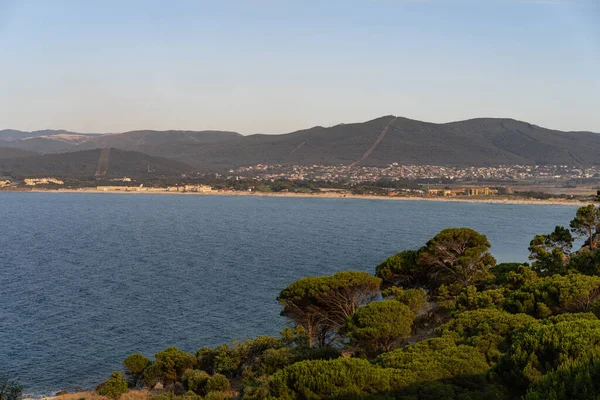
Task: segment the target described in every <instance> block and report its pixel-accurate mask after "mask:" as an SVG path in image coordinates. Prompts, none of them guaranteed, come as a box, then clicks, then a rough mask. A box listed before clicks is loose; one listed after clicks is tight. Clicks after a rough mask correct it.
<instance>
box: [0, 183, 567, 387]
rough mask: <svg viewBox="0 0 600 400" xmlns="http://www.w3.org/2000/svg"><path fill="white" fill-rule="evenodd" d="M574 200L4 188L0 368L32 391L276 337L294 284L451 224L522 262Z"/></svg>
mask: <svg viewBox="0 0 600 400" xmlns="http://www.w3.org/2000/svg"><path fill="white" fill-rule="evenodd" d="M574 214H575V207H573V206H559V205H541V204H540V205H519V204H487V203H459V202H443V201H439V202H438V201H418V200H415V201H389V200H375V199H372V200H371V199H326V198H282V197H276V198H274V197H253V196H247V197H244V196H202V195H159V194H91V193H49V192H46V193H11V192H5V193H0V374H3V375H5V376H7V377H8V378H10V379H18V380H19V381H20V382H21V384H23V385H24V387H25V394H26V395H27V396H34V397H35V396H45V395H53V394H55V393H56V392H58V391H62V390H67V391H74V390H85V389H93V388H94V387H95V386H96V385H97V384H98V383H100V382H101V381H103V380H104V379H106V378H107V377H108V376H110V373H111V372H112V371H117V370H121V369H122V361H123V359H124V358H125V357H126V356H127V355H129V354H131V353H136V352H140V353H143V354H144V355H146V356H148V357H150V358H151V357H152V356H153V354H155V353H156V352H158V351H160V350H162V349H164V348H166V347H169V346H177V347H178V348H180V349H183V350H186V351H190V352H195V351H196V350H197V349H199V348H200V347H202V346H210V347H212V346H217V345H219V344H222V343H231V341H232V340H233V339H237V340H244V339H246V338H254V337H256V336H259V335H278V334H279V332H280V331H281V330H282V329H283V328H284V327H285V326H286V320H285V319H284V318H283V317H281V316H280V315H279V313H280V306H279V304H278V302H277V300H276V298H277V295H278V294H279V292H280V291H281V290H282V289H283V288H285V287H286V286H287V285H289V284H290V283H292V282H293V281H295V280H296V279H299V278H302V277H305V276H317V275H329V274H333V273H335V272H337V271H342V270H357V271H368V272H371V273H374V271H375V267H376V266H377V265H378V264H379V263H380V262H381V261H383V260H384V259H386V258H387V257H389V256H391V255H393V254H395V253H397V252H399V251H402V250H407V249H416V248H418V247H420V246H422V245H424V244H425V242H426V241H427V240H428V239H430V238H431V237H433V236H434V235H435V234H436V233H438V232H439V231H440V230H442V229H444V228H449V227H469V228H473V229H476V230H477V231H479V232H481V233H483V234H485V235H487V237H488V239H489V241H490V242H491V243H492V248H491V252H492V254H493V255H494V256H495V257H496V259H497V260H498V262H525V261H527V260H528V252H527V247H528V244H529V241H530V240H531V239H532V238H533V236H534V235H535V234H538V233H548V232H550V231H552V230H553V229H554V226H556V225H568V222H569V221H570V220H571V219H572V218H573V216H574Z"/></svg>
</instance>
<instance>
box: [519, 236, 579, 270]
mask: <svg viewBox="0 0 600 400" xmlns="http://www.w3.org/2000/svg"><path fill="white" fill-rule="evenodd" d="M573 240H574V239H573V236H571V232H569V230H568V229H567V228H563V227H562V226H557V227H556V228H554V231H553V232H552V233H550V234H548V235H536V236H535V237H534V238H533V240H532V241H531V243H529V253H530V255H529V259H530V260H534V261H533V264H532V269H533V270H534V271H536V272H537V273H538V274H541V275H552V274H564V273H565V272H566V269H567V268H566V267H567V264H568V263H569V260H570V257H571V249H572V247H573Z"/></svg>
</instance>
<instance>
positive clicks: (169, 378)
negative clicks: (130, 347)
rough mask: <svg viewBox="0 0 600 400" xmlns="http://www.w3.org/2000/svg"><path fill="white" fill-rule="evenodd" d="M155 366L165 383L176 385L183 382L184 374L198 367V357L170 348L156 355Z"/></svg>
mask: <svg viewBox="0 0 600 400" xmlns="http://www.w3.org/2000/svg"><path fill="white" fill-rule="evenodd" d="M155 358H156V360H155V361H154V363H153V366H154V367H155V368H156V370H157V372H158V373H159V375H160V377H161V378H162V380H163V383H166V384H169V383H175V382H179V381H180V380H181V377H182V376H183V373H184V372H185V371H186V370H188V369H192V368H193V367H194V366H195V365H196V357H194V355H193V354H190V353H186V352H185V351H182V350H179V349H178V348H176V347H169V348H167V349H165V350H163V351H161V352H158V353H156V354H155Z"/></svg>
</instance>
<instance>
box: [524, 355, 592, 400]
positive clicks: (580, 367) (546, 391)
mask: <svg viewBox="0 0 600 400" xmlns="http://www.w3.org/2000/svg"><path fill="white" fill-rule="evenodd" d="M599 398H600V352H599V351H598V349H592V350H591V351H590V352H589V353H588V354H587V355H586V356H584V357H582V358H581V359H580V360H575V361H568V362H565V363H564V364H563V365H561V366H560V367H559V368H558V369H557V370H556V371H553V372H550V373H548V374H546V375H544V376H543V377H542V378H541V379H540V380H539V381H537V382H535V383H533V384H532V385H530V386H529V389H528V391H527V394H526V395H525V396H524V397H523V399H524V400H562V399H577V400H597V399H599Z"/></svg>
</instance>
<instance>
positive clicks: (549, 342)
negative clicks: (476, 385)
mask: <svg viewBox="0 0 600 400" xmlns="http://www.w3.org/2000/svg"><path fill="white" fill-rule="evenodd" d="M592 318H593V317H592V316H590V315H589V314H581V315H571V316H568V318H564V316H559V317H553V319H549V320H546V321H540V322H537V323H534V324H530V325H528V326H527V327H526V328H525V329H522V330H520V331H518V332H516V333H515V335H514V337H513V339H512V344H511V346H510V348H509V349H508V351H507V352H506V353H505V354H504V355H503V356H502V357H501V358H500V360H499V362H498V364H497V366H496V368H495V371H496V373H497V374H498V376H499V378H500V379H501V380H502V382H504V383H505V384H506V385H507V386H509V387H510V388H512V389H514V390H515V391H516V392H517V393H518V394H523V393H524V392H525V391H526V390H527V387H528V386H529V384H531V383H532V382H537V381H538V380H540V378H542V376H543V375H544V374H547V373H550V372H553V371H555V370H556V369H557V368H560V367H562V366H565V365H568V363H570V362H574V361H577V360H579V359H580V357H581V356H583V355H585V354H587V352H588V351H589V350H590V349H593V348H594V347H596V346H600V320H597V319H592Z"/></svg>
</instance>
